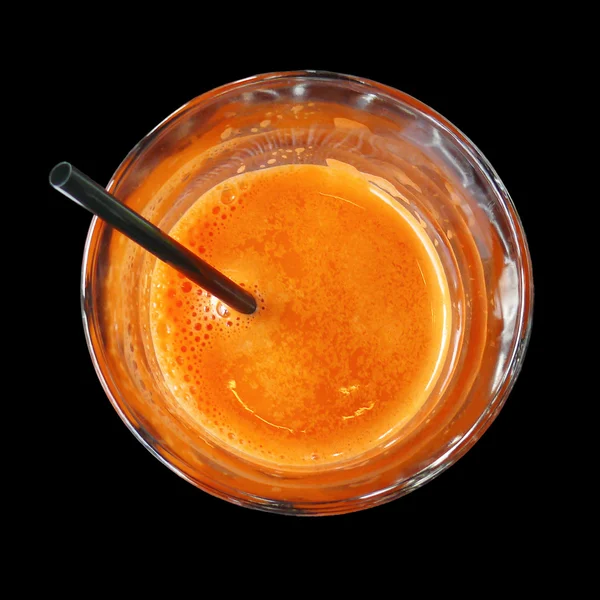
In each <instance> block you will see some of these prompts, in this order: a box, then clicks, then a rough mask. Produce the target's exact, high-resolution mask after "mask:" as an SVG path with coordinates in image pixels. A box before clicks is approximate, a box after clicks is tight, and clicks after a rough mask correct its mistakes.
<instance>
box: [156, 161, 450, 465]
mask: <svg viewBox="0 0 600 600" xmlns="http://www.w3.org/2000/svg"><path fill="white" fill-rule="evenodd" d="M170 234H171V236H173V237H174V238H175V239H177V240H179V241H180V242H181V243H182V244H183V245H184V246H186V247H188V248H190V249H191V250H192V251H193V252H195V253H197V254H198V255H199V256H200V257H202V258H203V259H205V260H207V261H208V262H209V263H210V264H212V265H213V266H214V267H215V268H216V269H218V270H220V271H222V272H223V273H224V274H226V275H227V276H228V277H230V278H231V279H232V280H234V281H236V282H237V283H239V284H243V285H244V286H245V287H246V288H247V289H248V290H249V291H250V292H251V293H252V294H253V295H254V296H255V298H256V299H257V301H258V305H259V308H258V310H257V312H256V313H255V314H254V315H251V316H245V315H241V314H239V313H236V312H235V311H233V310H230V309H228V308H227V307H226V306H225V305H223V304H222V303H220V302H219V301H218V300H216V299H215V298H214V297H212V296H210V295H209V294H207V292H205V291H204V290H202V289H200V288H198V287H197V286H195V285H193V284H192V283H191V282H189V281H188V280H187V279H185V278H182V277H181V276H180V275H179V274H178V273H177V272H175V271H174V270H173V269H172V268H170V267H168V266H167V265H165V264H163V263H160V262H158V263H157V264H156V267H155V269H154V272H153V275H152V291H151V306H152V309H151V330H152V338H153V342H154V348H155V351H156V356H157V359H158V364H159V366H160V369H161V371H162V374H163V377H164V380H165V383H166V385H167V386H168V388H169V389H170V391H171V395H172V401H173V402H174V403H176V404H177V408H178V410H179V411H183V412H184V413H185V415H186V416H187V420H188V421H189V423H191V424H192V425H193V427H196V428H197V429H198V431H206V432H208V433H209V434H210V435H211V436H213V437H214V438H216V439H217V440H219V441H220V443H222V444H223V445H226V446H227V447H229V448H230V449H231V450H233V451H235V452H237V453H243V454H245V455H246V456H247V457H248V458H251V459H252V458H253V459H258V460H261V461H268V462H271V463H275V464H277V465H279V466H290V467H293V466H309V465H316V464H318V465H322V464H327V463H331V462H335V461H339V460H346V459H349V458H352V457H354V456H357V455H360V454H362V453H364V452H365V451H368V450H370V449H372V448H374V447H376V446H377V445H379V444H381V443H382V442H383V441H385V440H386V439H388V438H389V437H390V436H391V435H393V434H394V433H395V432H397V431H398V430H399V428H401V427H402V425H404V424H406V423H407V422H408V421H410V419H411V418H412V417H414V415H415V414H416V413H417V412H418V411H419V409H420V408H421V407H422V406H423V404H424V403H425V401H426V400H427V397H428V395H429V392H430V391H431V389H432V387H433V386H434V384H435V382H436V379H437V376H438V374H439V373H438V371H439V369H440V365H441V364H442V363H443V360H442V359H443V356H444V355H445V352H446V349H447V348H446V346H447V338H448V336H447V331H448V328H449V327H450V323H449V320H450V316H449V315H450V310H449V308H448V303H449V300H448V298H449V294H448V289H447V283H446V281H445V278H444V275H443V270H442V267H441V264H440V262H439V258H438V257H437V255H436V252H435V249H434V248H433V245H432V244H431V242H430V241H429V239H428V238H427V236H426V235H424V233H423V230H422V228H421V225H420V224H419V222H418V221H417V220H416V219H415V218H414V217H412V216H411V215H410V213H409V212H408V211H406V210H405V209H402V208H401V207H399V206H396V205H394V203H393V202H389V201H386V200H385V199H384V196H383V195H382V194H381V192H380V190H378V189H377V188H375V187H374V186H372V185H370V184H369V183H368V181H367V180H366V179H365V178H363V177H361V176H360V174H358V173H352V172H351V171H349V170H345V169H340V168H331V167H325V166H315V165H288V166H280V167H273V168H269V169H265V170H261V171H255V172H250V173H243V174H241V175H238V176H236V177H234V178H231V179H229V180H227V181H226V182H224V183H222V184H220V185H218V186H216V187H215V188H213V189H212V190H210V191H208V192H207V193H206V194H204V195H203V196H202V197H201V198H199V199H198V201H197V202H196V203H195V204H194V205H193V206H192V207H191V208H190V209H189V210H188V211H187V212H186V213H185V214H184V215H183V217H182V218H181V219H180V220H179V221H178V222H177V223H176V225H175V226H174V227H173V229H172V230H171V231H170Z"/></svg>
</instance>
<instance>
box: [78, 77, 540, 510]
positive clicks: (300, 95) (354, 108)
mask: <svg viewBox="0 0 600 600" xmlns="http://www.w3.org/2000/svg"><path fill="white" fill-rule="evenodd" d="M280 149H287V150H289V152H286V153H285V156H286V159H285V160H287V163H290V164H291V163H296V164H318V165H324V164H326V159H328V160H331V159H333V160H337V161H340V162H343V163H346V164H349V165H352V166H353V167H355V168H357V169H358V170H359V171H361V172H362V173H365V174H367V176H368V178H369V180H370V181H371V182H372V183H373V184H374V185H376V186H378V187H379V189H380V190H381V191H382V192H383V193H386V194H388V195H389V196H391V197H392V198H394V201H396V202H399V203H401V204H402V205H403V206H404V207H405V208H406V209H408V210H410V211H411V212H412V214H413V215H415V217H416V218H417V219H418V220H419V221H420V222H421V224H422V226H423V228H424V231H425V232H426V234H427V235H428V236H429V237H430V239H431V240H432V242H433V244H434V245H435V247H436V249H437V251H438V253H439V257H440V260H441V262H442V265H443V268H444V270H445V274H446V278H447V281H448V285H449V288H450V295H451V302H452V329H451V333H450V339H449V351H448V352H447V354H446V357H445V359H444V364H443V365H442V368H441V376H440V377H439V379H438V381H437V382H436V385H435V386H434V388H433V390H432V392H431V394H430V396H429V399H428V400H427V402H426V404H425V405H424V406H423V407H422V409H421V410H420V411H419V413H418V414H417V415H416V416H415V417H414V418H413V419H412V420H411V421H410V422H409V423H408V424H407V425H405V426H404V427H403V428H402V429H401V430H400V431H399V432H398V433H397V434H395V435H394V436H393V438H392V439H389V440H386V441H385V443H384V444H383V443H382V444H381V445H380V446H379V447H377V448H375V449H374V450H371V451H369V452H367V453H365V454H363V455H361V456H359V457H354V458H352V459H347V460H344V461H340V462H339V463H333V464H329V465H324V466H323V467H314V468H313V467H311V468H308V467H305V468H283V467H282V468H278V467H273V466H269V465H265V464H259V463H257V462H253V461H251V460H249V459H248V458H247V457H244V456H240V455H237V454H235V453H234V452H232V451H230V449H228V448H227V447H226V446H224V445H222V444H221V443H220V442H218V441H216V440H215V439H213V438H211V436H210V435H208V434H202V432H198V431H197V430H195V429H194V428H193V426H192V424H190V423H189V422H188V421H186V417H185V415H183V414H182V413H180V412H178V411H177V409H176V402H174V401H173V398H172V397H171V392H170V391H169V390H168V389H167V387H166V385H165V383H164V381H163V380H162V376H161V373H160V370H159V368H158V364H157V359H156V355H155V353H154V349H153V344H152V339H151V336H150V327H149V296H150V278H151V274H152V269H153V266H154V264H155V261H156V259H155V258H154V257H152V256H151V255H149V254H148V253H146V252H145V251H143V250H141V249H140V248H139V247H137V246H136V245H135V244H134V243H133V242H131V241H130V240H128V239H127V238H125V237H124V236H122V235H121V234H119V233H118V232H115V231H114V230H112V229H111V228H110V227H108V226H107V225H105V224H104V223H103V222H101V221H99V220H98V219H96V218H94V219H93V221H92V224H91V227H90V231H89V235H88V239H87V242H86V247H85V253H84V261H83V273H82V308H83V321H84V329H85V333H86V338H87V342H88V346H89V349H90V353H91V357H92V360H93V363H94V366H95V368H96V372H97V374H98V377H99V379H100V381H101V383H102V385H103V387H104V390H105V391H106V394H107V395H108V398H109V399H110V401H111V403H112V405H113V406H114V408H115V410H116V411H117V412H118V414H119V415H120V417H121V419H122V420H123V421H124V423H125V424H126V425H127V426H128V428H129V429H130V430H131V431H132V433H133V434H134V435H135V436H136V438H137V439H138V440H139V441H140V442H141V443H142V444H143V445H144V446H145V447H146V448H147V449H148V450H149V451H150V452H151V453H152V454H153V455H154V456H155V457H156V458H158V459H159V460H160V461H161V462H163V463H164V464H165V465H166V466H167V467H169V468H170V469H172V470H173V471H174V472H176V473H177V474H178V475H180V476H181V477H183V478H184V479H186V480H187V481H189V482H190V483H192V484H194V485H196V486H197V487H199V488H201V489H202V490H204V491H206V492H209V493H211V494H213V495H215V496H218V497H220V498H223V499H225V500H228V501H230V502H233V503H235V504H239V505H243V506H247V507H251V508H257V509H262V510H268V511H272V512H280V513H288V514H305V515H325V514H338V513H346V512H351V511H356V510H361V509H364V508H368V507H372V506H376V505H378V504H382V503H384V502H387V501H389V500H392V499H394V498H398V497H399V496H402V495H404V494H406V493H408V492H410V491H412V490H414V489H416V488H417V487H419V486H421V485H423V484H424V483H426V482H427V481H430V480H431V479H433V478H434V477H435V476H437V475H438V474H439V473H441V472H442V471H443V470H445V469H446V468H448V467H449V466H450V465H452V464H453V463H454V462H456V460H458V459H459V458H460V457H461V456H462V455H463V454H464V453H465V452H466V451H467V450H468V449H469V448H470V447H471V446H472V445H473V444H474V443H475V442H476V441H477V439H478V438H479V437H480V436H481V435H482V434H483V432H484V431H485V430H486V429H487V427H489V425H490V424H491V422H492V421H493V420H494V418H495V417H496V415H497V414H498V412H499V411H500V409H501V408H502V406H503V404H504V402H505V400H506V397H507V395H508V394H509V392H510V390H511V388H512V386H513V384H514V382H515V378H516V376H517V374H518V372H519V370H520V367H521V364H522V361H523V356H524V353H525V350H526V347H527V342H528V339H529V333H530V327H531V316H532V295H533V283H532V274H531V263H530V257H529V252H528V249H527V243H526V240H525V235H524V232H523V229H522V226H521V223H520V221H519V217H518V215H517V213H516V210H515V207H514V206H513V203H512V201H511V199H510V197H509V195H508V192H507V191H506V189H505V188H504V186H503V184H502V182H501V181H500V179H499V177H498V175H497V174H496V173H495V171H494V170H493V168H492V167H491V165H490V164H489V163H488V162H487V160H486V159H485V157H484V156H483V155H482V154H481V152H480V151H479V150H478V149H477V148H476V147H475V146H474V145H473V144H472V143H471V141H470V140H469V139H467V138H466V137H465V136H464V135H463V134H462V133H461V132H460V131H459V130H458V129H456V127H454V126H453V125H452V124H451V123H449V122H448V121H447V120H446V119H444V118H443V117H442V116H440V115H439V114H437V113H436V112H435V111H433V110H432V109H431V108H429V107H428V106H425V105H424V104H422V103H421V102H419V101H417V100H415V99H414V98H412V97H410V96H408V95H406V94H403V93H402V92H399V91H398V90H395V89H392V88H389V87H387V86H384V85H381V84H378V83H375V82H373V81H369V80H366V79H360V78H356V77H351V76H347V75H340V74H335V73H324V72H313V71H306V72H289V73H271V74H266V75H260V76H256V77H251V78H248V79H245V80H242V81H239V82H236V83H232V84H228V85H225V86H223V87H220V88H217V89H215V90H213V91H211V92H208V93H206V94H204V95H202V96H199V97H198V98H195V99H194V100H192V101H191V102H189V103H188V104H186V105H185V106H183V107H182V108H180V109H179V110H178V111H176V112H175V113H173V114H172V115H171V116H170V117H168V118H167V119H165V120H164V121H163V122H162V123H161V124H160V125H158V126H157V127H156V128H155V129H154V130H153V131H152V132H151V133H150V134H148V135H147V136H146V137H145V138H144V139H143V140H142V141H141V142H140V143H139V144H138V145H137V146H136V147H135V148H134V149H133V150H132V151H131V152H130V153H129V155H128V156H127V157H126V158H125V160H124V161H123V163H122V164H121V165H120V167H119V168H118V169H117V171H116V173H115V175H114V176H113V178H112V179H111V181H110V183H109V185H108V187H107V189H108V190H109V191H110V192H111V193H113V194H114V195H115V196H117V197H118V198H119V199H121V200H122V201H123V202H125V203H126V204H128V205H129V206H131V207H132V208H133V209H134V210H137V211H138V212H140V213H142V214H143V215H144V216H145V217H146V218H147V219H149V220H150V221H152V222H153V223H155V224H157V225H158V226H159V227H161V228H162V229H163V230H165V231H169V229H170V228H171V227H172V226H173V225H174V224H175V223H176V222H177V220H178V219H179V218H180V217H181V216H182V215H183V213H184V212H185V211H186V210H187V209H188V208H189V207H190V206H191V204H192V203H193V202H194V201H195V200H196V199H197V198H198V197H199V196H200V195H201V194H202V193H204V192H205V191H207V190H209V189H210V188H212V187H214V186H215V185H217V184H219V183H221V182H222V181H224V180H226V179H228V178H229V177H232V176H234V175H236V174H237V173H240V172H241V171H242V170H243V168H245V169H246V170H247V171H251V170H255V169H259V168H270V163H269V162H268V161H269V159H270V157H271V154H272V153H273V151H276V150H280ZM283 163H284V164H285V161H283ZM278 164H279V165H281V164H282V161H281V160H279V161H278ZM242 166H243V168H242ZM507 443H508V442H507Z"/></svg>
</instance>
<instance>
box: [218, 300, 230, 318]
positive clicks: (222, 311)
mask: <svg viewBox="0 0 600 600" xmlns="http://www.w3.org/2000/svg"><path fill="white" fill-rule="evenodd" d="M216 311H217V314H218V315H219V316H220V317H228V316H229V314H230V313H229V309H228V308H227V306H226V305H225V304H223V303H222V302H221V301H219V302H217V306H216Z"/></svg>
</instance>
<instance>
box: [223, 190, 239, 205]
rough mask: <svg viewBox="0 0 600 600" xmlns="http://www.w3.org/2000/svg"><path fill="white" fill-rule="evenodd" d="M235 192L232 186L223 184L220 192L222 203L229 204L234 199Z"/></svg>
mask: <svg viewBox="0 0 600 600" xmlns="http://www.w3.org/2000/svg"><path fill="white" fill-rule="evenodd" d="M235 197H236V193H235V190H234V189H233V188H230V187H228V186H225V187H224V188H223V191H222V192H221V202H222V203H223V204H231V203H232V202H234V201H235Z"/></svg>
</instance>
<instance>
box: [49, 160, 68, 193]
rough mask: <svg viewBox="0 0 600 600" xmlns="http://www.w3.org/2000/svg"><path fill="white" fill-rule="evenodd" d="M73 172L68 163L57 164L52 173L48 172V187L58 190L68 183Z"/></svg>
mask: <svg viewBox="0 0 600 600" xmlns="http://www.w3.org/2000/svg"><path fill="white" fill-rule="evenodd" d="M72 171H73V167H72V166H71V164H70V163H68V162H61V163H58V164H57V165H56V166H55V167H54V168H53V169H52V171H50V185H51V186H53V187H56V188H60V187H62V186H63V185H65V183H67V181H69V177H71V173H72Z"/></svg>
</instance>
